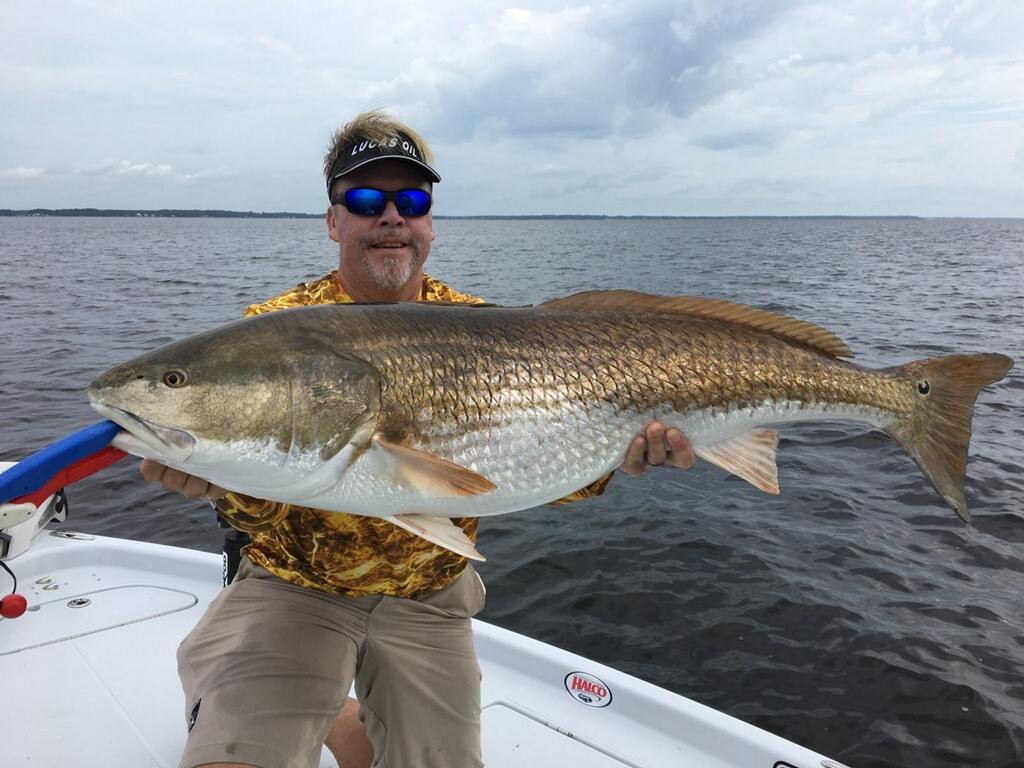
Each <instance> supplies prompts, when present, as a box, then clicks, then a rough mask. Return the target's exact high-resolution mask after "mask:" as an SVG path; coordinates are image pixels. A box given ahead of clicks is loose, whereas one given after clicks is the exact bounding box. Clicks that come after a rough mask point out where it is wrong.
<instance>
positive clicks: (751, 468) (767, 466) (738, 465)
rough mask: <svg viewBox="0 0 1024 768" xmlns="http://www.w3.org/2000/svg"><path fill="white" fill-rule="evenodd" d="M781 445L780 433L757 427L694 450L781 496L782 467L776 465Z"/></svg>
mask: <svg viewBox="0 0 1024 768" xmlns="http://www.w3.org/2000/svg"><path fill="white" fill-rule="evenodd" d="M778 445H779V433H778V432H776V431H775V430H774V429H757V430H754V431H753V432H747V433H746V434H743V435H740V436H739V437H734V438H733V439H732V440H726V441H725V442H723V443H715V444H714V445H709V446H706V447H704V448H696V449H694V453H695V454H697V455H698V456H700V457H701V458H702V459H704V460H705V461H710V462H711V463H712V464H714V465H715V466H716V467H721V468H722V469H724V470H725V471H726V472H731V473H732V474H734V475H736V476H737V477H742V478H743V479H744V480H746V481H747V482H748V483H750V484H751V485H753V486H754V487H755V488H760V489H761V490H762V491H764V492H765V493H771V494H776V495H777V494H778V493H779V468H778V466H777V465H776V464H775V449H776V448H777V447H778Z"/></svg>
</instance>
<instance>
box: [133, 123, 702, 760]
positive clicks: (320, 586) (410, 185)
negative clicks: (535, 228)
mask: <svg viewBox="0 0 1024 768" xmlns="http://www.w3.org/2000/svg"><path fill="white" fill-rule="evenodd" d="M432 162H433V160H432V156H431V153H430V150H429V147H428V146H427V144H426V142H425V141H424V140H423V139H422V138H421V137H420V136H419V135H418V134H416V133H415V132H414V131H412V130H411V129H410V128H409V127H408V126H405V125H403V124H401V123H399V122H397V121H395V120H392V119H391V118H389V117H388V116H386V115H385V114H383V113H381V112H369V113H364V114H361V115H359V116H357V117H356V118H355V119H354V120H353V121H352V122H351V123H349V124H348V125H346V126H345V127H344V128H342V129H341V130H339V131H338V132H337V133H336V134H335V136H334V140H333V141H332V143H331V147H330V150H329V151H328V153H327V156H326V158H325V162H324V172H325V175H326V178H327V192H328V196H329V198H330V201H331V206H330V208H329V209H328V211H327V232H328V236H329V237H330V238H331V239H332V240H334V241H335V242H337V243H338V244H339V246H340V265H339V268H338V269H337V270H334V271H332V272H331V273H329V274H327V275H326V276H324V277H323V278H321V279H319V280H316V281H314V282H311V283H304V284H301V285H299V286H296V287H295V288H293V289H291V290H290V291H287V292H285V293H283V294H281V295H279V296H277V297H275V298H273V299H271V300H269V301H267V302H265V303H262V304H254V305H252V306H250V307H249V308H248V309H247V310H246V313H245V314H246V315H247V316H250V315H256V314H261V313H263V312H269V311H273V310H277V309H282V308H285V307H295V306H305V305H310V304H322V303H345V302H351V301H415V300H425V301H438V300H439V301H457V302H468V303H479V302H481V301H482V300H481V299H479V298H478V297H476V296H471V295H468V294H463V293H459V292H457V291H455V290H453V289H452V288H450V287H449V286H447V285H445V284H444V283H441V282H440V281H438V280H435V279H433V278H431V277H429V276H427V275H425V274H424V271H423V265H424V262H425V261H426V259H427V256H428V255H429V253H430V246H431V243H432V242H433V240H434V230H433V220H432V218H431V214H430V207H431V193H432V190H433V185H434V184H436V183H438V182H440V180H441V177H440V176H439V175H438V174H437V172H436V171H435V170H434V169H433V168H432V167H431V165H430V164H431V163H432ZM666 461H668V462H670V463H672V464H675V465H677V466H681V467H687V466H690V465H691V464H692V463H693V454H692V452H691V451H690V448H689V444H688V443H687V442H686V440H685V439H684V438H683V436H682V435H681V434H679V433H678V431H675V430H670V431H669V432H668V433H667V434H665V432H664V430H663V428H662V427H661V425H660V424H657V423H654V424H651V425H649V426H648V428H647V430H646V431H645V434H644V435H640V436H637V438H636V439H635V440H634V441H633V442H632V443H631V444H630V445H629V446H628V449H627V453H626V459H625V461H624V463H623V465H622V469H623V470H624V471H625V472H627V473H629V474H640V473H641V472H642V471H644V470H645V469H646V468H648V467H649V466H653V465H659V464H663V463H665V462H666ZM142 473H143V476H144V477H146V478H147V479H149V480H155V481H159V482H161V483H162V484H163V485H164V487H165V488H167V489H169V490H175V491H179V492H181V493H184V494H185V495H187V496H190V497H192V498H202V497H205V498H209V499H211V500H213V501H215V503H216V507H217V509H218V511H219V512H220V514H221V515H222V517H223V518H224V519H226V520H227V521H228V522H229V523H230V524H231V525H232V526H233V527H234V528H236V529H238V530H241V531H244V532H246V533H248V534H249V536H250V537H251V544H250V545H249V546H248V547H247V548H246V551H245V557H244V558H243V561H242V565H241V567H240V568H239V574H238V577H237V578H236V579H235V580H234V582H233V583H232V584H231V585H230V586H228V587H227V588H225V590H224V591H223V592H222V593H221V594H220V595H219V596H218V597H217V598H216V600H214V602H213V603H212V604H211V605H210V608H209V609H208V611H207V613H206V615H205V616H204V617H203V618H202V619H201V620H200V622H199V624H198V625H197V626H196V628H195V629H194V630H193V631H192V632H191V633H190V634H189V636H188V637H187V638H186V639H185V641H184V642H183V643H182V645H181V648H180V649H179V653H178V660H179V674H180V676H181V679H182V685H183V687H184V690H185V697H186V713H187V716H188V727H189V736H188V742H187V745H186V750H185V754H184V756H183V757H182V762H181V765H182V766H198V765H210V766H218V767H219V768H227V767H228V766H232V767H233V766H244V765H255V766H261V768H277V767H278V766H280V767H281V768H284V767H285V766H313V765H315V764H316V762H317V759H318V755H319V751H320V744H321V743H326V744H327V746H328V747H329V748H330V749H331V751H332V752H333V754H334V755H335V757H336V759H337V760H338V762H339V764H340V765H342V766H343V767H344V768H349V766H356V765H365V766H368V765H369V764H370V761H371V760H375V764H380V765H388V766H391V768H406V767H408V766H416V767H417V768H420V767H421V766H422V767H425V768H430V767H432V766H436V767H437V768H442V767H443V768H449V767H453V766H459V767H460V768H461V767H463V766H466V767H469V766H479V765H482V762H481V757H480V734H479V730H480V721H479V715H480V698H479V697H480V688H479V667H478V666H477V662H476V657H475V653H474V650H473V638H472V628H471V624H470V618H471V617H472V616H473V615H474V614H475V613H476V612H477V611H479V610H480V609H481V608H482V607H483V600H484V590H483V585H482V583H481V582H480V580H479V577H478V576H477V575H476V573H475V571H474V570H473V569H472V567H471V566H469V564H468V563H467V561H466V560H465V559H464V558H462V557H460V556H458V555H456V554H454V553H452V552H450V551H448V550H445V549H443V548H440V547H437V546H435V545H433V544H431V543H429V542H427V541H425V540H423V539H421V538H419V537H417V536H414V535H412V534H409V533H407V532H405V531H403V530H401V529H399V528H397V527H395V526H394V525H392V524H391V523H388V522H387V521H385V520H381V519H377V518H367V517H359V516H352V515H340V514H336V513H330V512H321V511H319V510H315V509H308V508H303V507H295V506H292V505H288V504H280V503H275V502H268V501H263V500H259V499H253V498H250V497H246V496H243V495H241V494H235V493H227V494H225V492H224V490H223V489H221V488H217V487H215V486H212V485H210V484H208V483H207V482H206V481H204V480H202V479H200V478H196V477H191V476H189V475H186V474H184V473H182V472H179V471H177V470H173V469H168V468H166V467H163V466H162V465H160V464H157V463H155V462H152V461H146V462H144V463H143V467H142ZM607 481H608V478H604V479H603V480H601V481H599V482H598V483H595V484H594V485H593V486H591V487H590V488H586V489H582V490H581V491H578V492H577V493H576V494H573V495H572V496H571V497H569V499H567V500H572V499H574V498H581V497H584V496H587V495H594V494H597V493H600V492H602V491H603V489H604V487H605V485H606V484H607ZM453 522H454V523H455V524H456V525H458V526H459V527H461V528H462V529H463V530H464V531H465V532H466V534H467V535H468V536H469V537H470V538H471V539H474V540H475V538H476V530H477V519H476V518H463V519H455V520H454V521H453ZM353 680H354V681H355V685H356V690H357V693H358V695H359V704H356V703H355V702H354V701H352V700H348V699H347V694H348V691H349V688H350V686H351V684H352V681H353ZM357 713H358V720H357ZM360 721H362V724H361V723H360ZM364 725H365V730H364V727H363V726H364Z"/></svg>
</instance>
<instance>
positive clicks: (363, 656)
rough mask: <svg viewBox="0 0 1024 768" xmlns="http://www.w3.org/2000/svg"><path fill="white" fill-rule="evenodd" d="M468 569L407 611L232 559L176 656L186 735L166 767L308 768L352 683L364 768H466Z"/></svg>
mask: <svg viewBox="0 0 1024 768" xmlns="http://www.w3.org/2000/svg"><path fill="white" fill-rule="evenodd" d="M483 603H484V589H483V584H482V583H481V582H480V578H479V576H477V575H476V572H475V571H474V570H473V569H472V568H471V567H467V568H466V570H465V571H464V572H463V573H462V574H461V575H459V576H458V577H457V578H456V579H455V581H453V582H452V583H451V584H449V585H448V586H447V587H445V588H444V589H442V590H440V591H439V592H435V593H433V594H431V595H428V596H427V597H425V598H423V599H421V600H409V599H406V598H398V597H387V596H369V597H345V596H341V595H331V594H327V593H324V592H318V591H316V590H312V589H306V588H303V587H299V586H296V585H293V584H289V583H288V582H286V581H283V580H282V579H279V578H277V577H276V576H273V575H272V574H270V573H268V572H267V571H265V570H264V569H262V568H260V567H259V566H256V565H253V564H252V563H251V562H249V560H248V559H245V558H243V560H242V565H241V567H240V568H239V571H238V576H237V577H236V579H235V581H234V582H232V584H231V585H230V586H229V587H227V588H225V589H224V591H223V592H221V593H220V595H218V596H217V598H216V599H215V600H214V601H213V602H212V603H211V604H210V607H209V609H207V611H206V615H204V616H203V618H202V619H201V620H200V621H199V623H198V624H197V625H196V627H195V629H193V630H192V632H191V633H190V634H189V635H188V637H186V638H185V640H184V642H183V643H182V644H181V647H180V648H179V649H178V674H179V675H180V676H181V683H182V687H183V688H184V689H185V716H186V719H187V723H188V728H189V735H188V742H187V744H186V747H185V753H184V755H183V756H182V759H181V763H180V766H181V767H182V768H192V767H193V766H197V765H203V764H204V763H212V762H237V763H250V764H252V765H256V766H260V768H312V767H313V766H316V765H318V764H319V759H320V748H321V746H322V745H323V742H324V739H325V738H326V737H327V733H328V731H329V730H330V727H331V724H332V722H333V721H334V719H335V717H336V716H337V715H338V713H339V712H340V711H341V708H342V706H343V705H344V703H345V700H346V698H347V697H348V692H349V690H350V688H351V686H352V681H353V679H354V680H355V684H356V694H357V696H358V697H359V701H360V719H361V720H362V721H363V722H364V723H365V725H366V730H367V734H368V735H369V737H370V741H371V742H372V743H373V748H374V753H375V758H374V763H373V764H374V766H389V767H390V768H409V767H411V766H416V768H433V767H434V766H436V767H437V768H475V767H477V766H482V765H483V762H482V760H481V758H480V667H479V665H478V664H477V660H476V652H475V650H474V648H473V631H472V628H471V626H470V620H469V619H470V617H471V616H473V615H474V614H475V613H477V612H478V611H479V610H480V609H481V608H483Z"/></svg>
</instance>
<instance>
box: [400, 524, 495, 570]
mask: <svg viewBox="0 0 1024 768" xmlns="http://www.w3.org/2000/svg"><path fill="white" fill-rule="evenodd" d="M384 519H385V520H387V521H388V522H389V523H394V524H395V525H397V526H398V527H399V528H401V529H402V530H404V531H408V532H409V533H414V534H416V535H417V536H419V537H420V538H421V539H426V540H427V541H429V542H430V543H431V544H437V546H439V547H444V548H445V549H447V550H448V551H450V552H454V553H455V554H457V555H462V556H463V557H468V558H469V559H470V560H479V561H480V562H484V561H485V560H486V559H487V558H486V557H484V556H483V555H481V554H480V552H479V551H477V548H476V546H475V545H474V544H473V542H472V541H471V540H470V538H469V536H467V535H466V532H465V531H463V530H462V529H461V528H459V526H457V525H455V523H453V522H452V521H451V520H449V519H448V518H447V517H434V516H432V515H417V514H407V515H393V516H392V517H385V518H384Z"/></svg>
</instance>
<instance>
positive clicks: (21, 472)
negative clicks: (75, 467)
mask: <svg viewBox="0 0 1024 768" xmlns="http://www.w3.org/2000/svg"><path fill="white" fill-rule="evenodd" d="M120 431H121V428H120V427H119V426H117V424H115V423H114V422H112V421H101V422H99V423H97V424H93V425H92V426H89V427H86V428H85V429H80V430H79V431H78V432H75V433H74V434H71V435H68V436H67V437H65V438H64V439H62V440H58V441H57V442H55V443H51V444H50V445H48V446H46V447H45V448H43V449H41V450H39V451H36V452H35V453H33V454H32V455H31V456H27V457H25V458H24V459H22V460H21V461H19V462H18V463H17V464H15V465H14V466H13V467H11V468H10V469H7V470H5V471H4V472H3V473H2V474H0V504H4V503H6V502H8V501H10V500H11V499H16V498H18V497H19V496H24V495H26V494H29V493H32V492H33V491H36V490H38V489H40V488H42V487H43V486H44V485H46V483H47V481H48V480H49V479H50V478H51V477H53V476H54V475H55V474H57V473H58V472H60V471H61V470H62V469H64V468H65V467H68V466H70V465H71V464H74V463H75V462H76V461H79V460H80V459H84V458H85V457H86V456H89V455H90V454H93V453H96V451H98V450H100V449H101V448H103V447H104V446H107V445H109V444H110V441H111V440H113V439H114V435H116V434H117V433H118V432H120Z"/></svg>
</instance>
